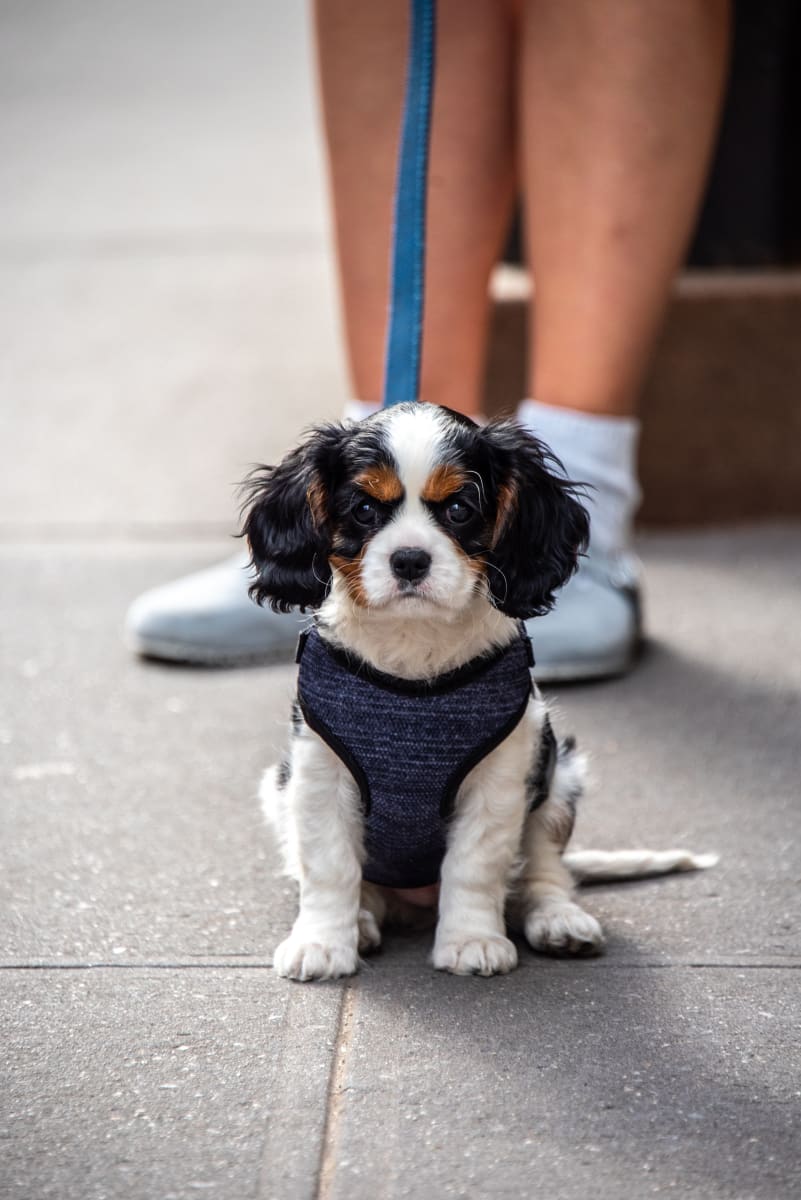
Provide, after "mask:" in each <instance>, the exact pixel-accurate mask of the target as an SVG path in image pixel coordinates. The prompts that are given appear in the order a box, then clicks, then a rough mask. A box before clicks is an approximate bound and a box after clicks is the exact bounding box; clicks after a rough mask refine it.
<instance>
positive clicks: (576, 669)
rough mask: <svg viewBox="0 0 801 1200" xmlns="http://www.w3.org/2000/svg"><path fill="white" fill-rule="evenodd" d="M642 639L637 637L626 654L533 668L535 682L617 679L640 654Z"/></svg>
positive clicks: (634, 663)
mask: <svg viewBox="0 0 801 1200" xmlns="http://www.w3.org/2000/svg"><path fill="white" fill-rule="evenodd" d="M643 646H644V640H643V639H642V638H639V639H638V640H637V642H636V643H635V645H634V646H633V647H632V649H631V650H630V651H629V652H628V653H627V654H614V655H610V656H609V657H608V658H599V659H596V660H594V661H593V662H591V663H588V662H572V663H555V664H554V665H553V666H542V667H540V666H539V665H538V666H536V667H535V668H534V678H535V680H536V681H537V683H542V684H548V683H586V682H589V681H590V680H593V679H618V678H619V677H620V676H621V675H627V674H628V673H629V671H631V670H632V668H633V667H634V666H635V665H636V663H637V660H638V659H639V658H640V656H641V654H642V650H643Z"/></svg>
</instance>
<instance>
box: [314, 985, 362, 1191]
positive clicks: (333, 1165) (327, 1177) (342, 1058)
mask: <svg viewBox="0 0 801 1200" xmlns="http://www.w3.org/2000/svg"><path fill="white" fill-rule="evenodd" d="M356 996H357V982H356V981H355V980H351V979H348V980H346V982H345V986H344V987H343V989H342V1001H341V1004H340V1007H339V1022H338V1025H337V1034H336V1039H335V1041H334V1057H333V1061H332V1063H331V1075H330V1078H329V1082H328V1095H327V1097H326V1107H325V1125H324V1126H323V1140H322V1147H321V1150H320V1167H319V1171H318V1174H317V1187H316V1189H315V1193H314V1195H315V1200H329V1198H330V1196H331V1195H332V1188H333V1185H334V1177H335V1174H336V1169H337V1161H338V1158H339V1140H340V1134H341V1131H342V1119H343V1116H344V1112H345V1104H346V1094H347V1086H346V1080H347V1074H348V1067H349V1065H350V1052H351V1048H352V1045H353V1033H354V1017H355V1012H356Z"/></svg>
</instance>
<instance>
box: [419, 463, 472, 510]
mask: <svg viewBox="0 0 801 1200" xmlns="http://www.w3.org/2000/svg"><path fill="white" fill-rule="evenodd" d="M466 483H467V474H466V472H465V471H463V470H462V469H461V468H460V467H454V466H452V465H451V464H449V463H440V464H439V466H438V467H434V470H433V471H432V472H431V474H430V475H429V477H428V479H427V480H426V482H425V486H424V487H423V491H422V493H421V499H423V500H428V501H429V503H431V504H439V503H441V502H442V501H443V500H447V499H448V496H452V495H453V493H454V492H458V491H459V488H462V487H464V486H465V484H466Z"/></svg>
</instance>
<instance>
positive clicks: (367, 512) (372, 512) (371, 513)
mask: <svg viewBox="0 0 801 1200" xmlns="http://www.w3.org/2000/svg"><path fill="white" fill-rule="evenodd" d="M352 512H353V519H354V521H356V523H357V524H358V525H365V526H368V527H369V526H371V525H376V524H378V518H379V512H378V508H377V506H376V505H375V504H373V502H372V501H371V500H360V501H359V503H358V504H356V505H355V506H354V507H353V509H352Z"/></svg>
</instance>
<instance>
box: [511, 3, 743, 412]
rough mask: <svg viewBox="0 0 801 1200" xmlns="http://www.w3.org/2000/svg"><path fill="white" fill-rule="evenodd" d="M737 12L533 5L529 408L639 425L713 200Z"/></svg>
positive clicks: (525, 97)
mask: <svg viewBox="0 0 801 1200" xmlns="http://www.w3.org/2000/svg"><path fill="white" fill-rule="evenodd" d="M728 18H729V6H728V0H647V3H643V0H570V3H567V4H566V3H565V2H564V0H524V10H523V29H522V72H521V109H522V113H521V135H522V142H521V163H522V173H523V183H524V192H525V217H526V226H527V237H528V245H529V255H530V259H531V264H532V269H533V273H534V280H535V287H536V304H535V310H536V311H535V313H534V314H533V318H532V319H533V328H532V331H531V333H532V346H533V363H532V368H533V369H532V373H531V381H530V382H531V395H533V396H535V397H537V399H539V400H540V401H543V402H545V403H546V404H550V405H558V406H564V407H569V408H575V409H580V410H583V411H585V412H590V413H598V414H610V415H621V416H623V415H629V414H632V413H634V412H635V411H636V408H637V400H638V393H639V390H640V385H641V382H642V377H643V374H644V371H645V368H646V365H647V360H648V356H649V354H650V351H651V347H652V344H653V340H654V337H655V335H656V332H657V330H658V327H659V323H660V321H661V318H662V315H663V311H664V308H665V304H666V301H667V296H668V291H669V286H670V281H671V278H672V276H673V274H674V272H675V270H676V269H677V267H678V266H679V263H680V260H681V256H682V254H683V252H684V249H685V245H686V242H687V239H688V237H689V235H690V232H691V227H692V223H693V219H694V216H695V212H696V208H697V205H698V201H699V198H700V194H701V188H702V185H703V181H704V177H705V173H706V169H707V164H708V160H709V155H710V150H711V146H712V139H713V135H714V132H715V129H716V125H717V118H718V112H719V107H720V100H721V94H722V89H723V80H724V75H725V65H726V57H727V47H728Z"/></svg>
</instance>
